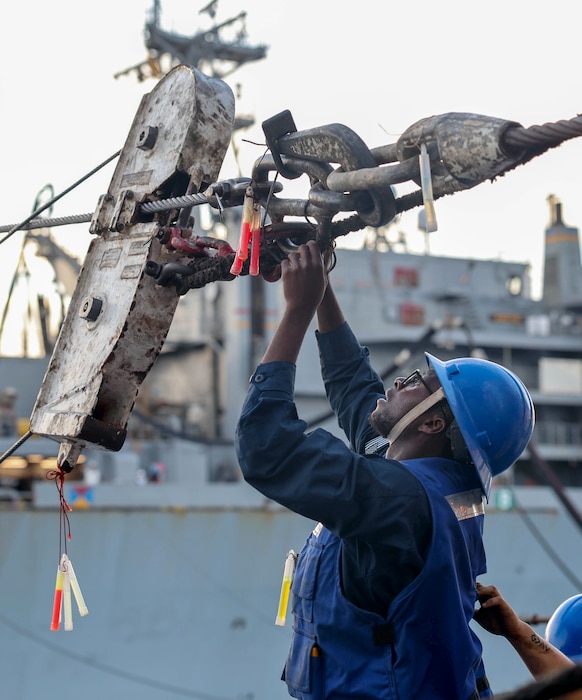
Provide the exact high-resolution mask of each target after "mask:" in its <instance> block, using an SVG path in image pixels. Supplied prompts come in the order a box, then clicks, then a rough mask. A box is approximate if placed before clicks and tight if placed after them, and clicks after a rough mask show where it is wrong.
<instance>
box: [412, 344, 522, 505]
mask: <svg viewBox="0 0 582 700" xmlns="http://www.w3.org/2000/svg"><path fill="white" fill-rule="evenodd" d="M425 356H426V360H427V362H428V364H429V366H430V367H432V369H433V370H434V371H435V373H436V375H437V377H438V379H439V381H440V383H441V386H442V388H443V391H444V393H445V396H446V398H447V401H448V403H449V406H450V409H451V411H452V413H453V415H454V417H455V420H456V421H457V423H458V426H459V430H460V431H461V435H462V436H463V439H464V440H465V444H466V445H467V449H468V450H469V453H470V455H471V458H472V460H473V464H474V465H475V468H476V469H477V473H478V474H479V478H480V479H481V485H482V487H483V492H484V493H485V495H486V496H487V497H489V490H490V488H491V480H492V478H493V477H494V476H496V475H497V474H500V473H501V472H503V471H505V470H506V469H508V468H509V467H510V466H511V465H512V464H513V463H514V462H515V461H516V460H517V458H518V457H519V456H520V455H521V454H522V453H523V451H524V450H525V448H526V447H527V444H528V443H529V441H530V438H531V436H532V433H533V428H534V423H535V413H534V407H533V402H532V399H531V396H530V395H529V392H528V390H527V389H526V388H525V386H524V384H523V382H522V381H521V379H519V377H517V376H516V375H515V374H514V373H513V372H511V371H510V370H508V369H506V368H505V367H502V366H501V365H499V364H497V363H496V362H491V361H490V360H481V359H476V358H473V357H463V358H459V359H456V360H448V361H446V362H443V361H442V360H439V359H437V358H436V357H433V356H432V355H430V354H429V353H425Z"/></svg>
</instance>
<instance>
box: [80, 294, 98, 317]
mask: <svg viewBox="0 0 582 700" xmlns="http://www.w3.org/2000/svg"><path fill="white" fill-rule="evenodd" d="M102 310H103V300H102V299H99V297H87V298H86V299H83V302H82V303H81V310H80V311H79V317H80V318H84V319H86V320H87V321H96V320H97V319H98V318H99V315H100V314H101V311H102Z"/></svg>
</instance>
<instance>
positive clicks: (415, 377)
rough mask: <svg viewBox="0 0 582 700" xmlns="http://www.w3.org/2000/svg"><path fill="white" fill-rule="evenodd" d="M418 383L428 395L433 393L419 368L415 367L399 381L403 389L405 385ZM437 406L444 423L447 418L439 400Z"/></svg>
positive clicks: (447, 420)
mask: <svg viewBox="0 0 582 700" xmlns="http://www.w3.org/2000/svg"><path fill="white" fill-rule="evenodd" d="M418 384H422V386H423V387H424V388H425V389H426V392H427V394H428V395H429V396H430V395H431V394H434V391H433V390H432V389H431V388H430V387H429V385H428V384H427V383H426V382H425V381H424V379H423V377H422V374H421V372H420V370H419V369H415V370H414V372H413V373H412V374H409V375H408V377H406V378H405V379H403V380H402V381H401V382H400V389H404V388H405V387H407V386H417V385H418ZM438 407H439V409H440V412H441V413H442V414H443V418H444V419H445V423H448V422H449V419H448V418H447V414H446V413H445V409H444V408H443V406H442V404H441V402H440V401H439V403H438Z"/></svg>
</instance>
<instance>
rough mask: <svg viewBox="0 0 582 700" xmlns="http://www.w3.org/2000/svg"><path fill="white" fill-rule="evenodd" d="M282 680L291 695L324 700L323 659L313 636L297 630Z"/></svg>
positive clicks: (307, 699) (308, 699) (310, 699)
mask: <svg viewBox="0 0 582 700" xmlns="http://www.w3.org/2000/svg"><path fill="white" fill-rule="evenodd" d="M281 679H282V680H284V681H285V683H287V690H288V691H289V695H291V697H294V698H300V700H321V699H322V698H323V659H322V657H321V650H320V649H319V647H318V646H317V644H316V643H315V639H314V638H313V637H312V636H311V635H307V634H305V633H304V632H302V631H301V630H297V629H295V630H294V631H293V636H292V638H291V646H290V647H289V655H288V656H287V662H286V664H285V668H284V670H283V675H282V676H281Z"/></svg>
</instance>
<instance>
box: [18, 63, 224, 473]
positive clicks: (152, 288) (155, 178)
mask: <svg viewBox="0 0 582 700" xmlns="http://www.w3.org/2000/svg"><path fill="white" fill-rule="evenodd" d="M233 124H234V97H233V94H232V91H231V90H230V88H229V87H228V86H227V85H226V84H225V83H224V82H222V81H221V80H217V79H213V78H209V77H207V76H205V75H203V74H202V73H200V72H199V71H197V70H196V69H194V68H190V67H187V66H183V65H181V66H178V67H176V68H174V69H173V70H172V71H171V72H170V73H168V75H166V76H165V77H164V78H163V79H162V80H160V82H159V83H158V84H157V85H156V86H155V88H154V89H153V90H152V91H151V93H149V94H147V95H145V96H144V98H143V99H142V102H141V104H140V106H139V109H138V111H137V114H136V116H135V119H134V122H133V124H132V127H131V129H130V131H129V135H128V137H127V141H126V143H125V146H124V148H123V150H122V152H121V155H120V158H119V161H118V164H117V168H116V170H115V172H114V174H113V177H112V180H111V183H110V186H109V190H108V192H107V194H105V195H103V196H102V197H101V198H100V201H99V204H98V206H97V208H96V210H95V213H94V215H93V218H92V222H91V232H92V233H95V234H98V235H97V236H96V238H95V239H94V240H93V241H92V242H91V245H90V247H89V250H88V252H87V256H86V258H85V261H84V264H83V268H82V270H81V272H80V274H79V279H78V282H77V286H76V289H75V292H74V294H73V298H72V300H71V303H70V306H69V310H68V313H67V316H66V318H65V321H64V323H63V326H62V328H61V332H60V334H59V338H58V341H57V344H56V346H55V349H54V352H53V354H52V357H51V360H50V363H49V366H48V369H47V372H46V374H45V377H44V380H43V383H42V386H41V388H40V391H39V394H38V397H37V400H36V403H35V406H34V409H33V412H32V415H31V421H30V429H31V432H32V433H35V434H37V435H43V436H46V437H49V438H52V439H54V440H56V441H58V442H60V443H61V447H60V451H59V457H58V463H59V465H60V466H61V467H62V468H63V469H64V470H65V471H70V470H71V469H72V468H73V467H74V465H75V463H76V461H77V459H78V456H79V454H80V452H81V450H82V449H83V447H85V446H86V445H87V444H92V445H97V446H100V447H102V448H104V449H108V450H119V449H120V448H121V447H122V445H123V443H124V441H125V437H126V428H127V422H128V420H129V417H130V414H131V410H132V408H133V404H134V401H135V398H136V396H137V392H138V390H139V387H140V385H141V383H142V381H143V380H144V378H145V377H146V375H147V374H148V372H149V370H150V368H151V366H152V364H153V363H154V361H155V359H156V358H157V356H158V354H159V353H160V350H161V348H162V345H163V343H164V340H165V338H166V335H167V333H168V330H169V328H170V324H171V322H172V318H173V315H174V312H175V310H176V306H177V304H178V300H179V296H178V294H177V293H176V290H175V289H174V288H172V287H160V286H159V285H156V284H155V283H154V281H153V280H152V278H151V277H149V276H147V275H146V274H144V270H145V268H146V265H148V263H149V264H152V263H153V264H165V263H167V262H168V261H175V260H176V257H175V254H172V253H171V252H169V251H168V250H167V249H166V248H165V247H164V246H162V245H161V244H160V242H159V241H158V240H157V239H156V233H157V231H158V228H159V225H160V224H159V222H157V221H153V220H151V219H152V218H153V217H152V216H149V217H144V216H143V214H140V210H139V207H140V205H141V203H143V202H144V201H152V200H155V199H159V198H163V197H165V196H180V195H184V194H192V193H197V192H200V191H201V190H204V189H205V188H206V187H208V185H209V184H210V183H212V182H214V181H215V180H216V179H217V177H218V174H219V171H220V168H221V165H222V161H223V159H224V156H225V153H226V150H227V148H228V145H229V142H230V137H231V133H232V128H233ZM186 213H187V212H186ZM166 223H167V221H166Z"/></svg>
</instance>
